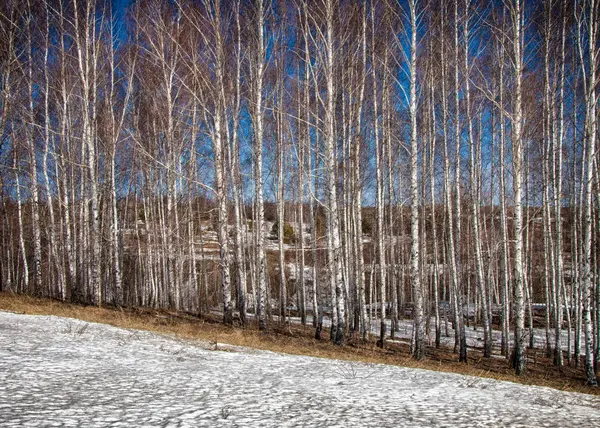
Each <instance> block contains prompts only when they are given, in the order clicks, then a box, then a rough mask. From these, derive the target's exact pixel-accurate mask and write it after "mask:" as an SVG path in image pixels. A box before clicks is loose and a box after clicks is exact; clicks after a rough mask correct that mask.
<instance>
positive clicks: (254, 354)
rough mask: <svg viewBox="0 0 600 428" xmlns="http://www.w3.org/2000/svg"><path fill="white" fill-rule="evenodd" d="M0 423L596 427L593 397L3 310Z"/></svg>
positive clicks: (599, 411)
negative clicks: (198, 340) (194, 339)
mask: <svg viewBox="0 0 600 428" xmlns="http://www.w3.org/2000/svg"><path fill="white" fill-rule="evenodd" d="M0 426H2V427H16V426H19V427H20V426H86V427H92V426H103V427H104V426H123V427H133V426H160V427H168V426H173V427H186V426H189V427H198V426H211V427H213V426H227V427H229V426H231V427H235V426H240V427H247V426H257V427H258V426H260V427H282V426H311V427H312V426H339V427H353V426H358V427H363V426H373V427H384V426H390V427H391V426H394V427H397V426H409V427H417V426H427V427H430V426H435V427H441V426H448V427H459V426H465V427H472V426H493V427H497V426H532V427H542V426H548V427H556V426H560V427H567V426H577V427H591V426H600V398H597V397H594V396H589V395H585V394H576V393H567V392H561V391H556V390H552V389H549V388H543V387H531V386H523V385H518V384H513V383H509V382H500V381H495V380H491V379H481V378H475V377H468V376H462V375H456V374H449V373H439V372H432V371H426V370H417V369H408V368H402V367H394V366H386V365H372V364H360V363H350V362H342V361H336V360H325V359H319V358H311V357H302V356H292V355H282V354H276V353H272V352H266V351H256V350H251V349H245V348H238V347H233V346H227V345H224V344H215V343H208V342H204V343H202V342H194V343H192V342H186V341H181V340H178V339H175V338H171V337H165V336H161V335H156V334H153V333H149V332H143V331H133V330H124V329H119V328H115V327H111V326H107V325H102V324H94V323H86V322H82V321H78V320H73V319H68V318H59V317H51V316H29V315H18V314H13V313H7V312H0Z"/></svg>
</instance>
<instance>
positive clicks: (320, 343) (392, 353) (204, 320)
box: [0, 292, 600, 396]
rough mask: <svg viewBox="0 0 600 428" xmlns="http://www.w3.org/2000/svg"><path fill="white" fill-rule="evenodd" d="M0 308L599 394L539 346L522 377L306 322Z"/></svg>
mask: <svg viewBox="0 0 600 428" xmlns="http://www.w3.org/2000/svg"><path fill="white" fill-rule="evenodd" d="M0 311H8V312H13V313H16V314H30V315H54V316H58V317H67V318H75V319H78V320H81V321H86V322H95V323H102V324H109V325H112V326H114V327H120V328H126V329H136V330H146V331H150V332H154V333H159V334H166V335H169V336H172V337H175V338H177V339H182V340H192V341H203V342H207V343H210V344H212V345H211V346H212V347H213V348H214V349H220V348H222V347H224V346H225V345H234V346H242V347H247V348H253V349H259V350H267V351H273V352H277V353H285V354H292V355H303V356H311V357H322V358H329V359H336V360H343V361H347V362H361V363H368V364H388V365H394V366H401V367H406V368H418V369H427V370H434V371H439V372H446V373H456V374H462V375H469V376H477V377H480V378H489V379H496V380H502V381H509V382H515V383H520V384H524V385H537V386H545V387H550V388H553V389H557V390H562V391H570V392H580V393H585V394H592V395H596V396H600V388H592V387H589V386H586V384H585V377H584V374H583V368H582V367H580V368H576V367H573V366H564V367H561V368H558V367H556V366H554V365H553V364H552V359H549V358H546V357H545V355H544V354H545V353H544V352H543V350H540V349H530V350H528V372H527V374H525V375H523V376H515V375H514V372H513V370H512V368H511V367H510V365H509V363H508V361H507V360H506V359H505V358H502V357H499V356H494V357H493V358H483V355H482V352H481V350H479V349H474V348H473V349H472V348H470V349H469V361H468V364H463V363H459V362H458V356H457V354H455V353H453V349H452V348H447V347H441V348H440V349H436V348H435V347H431V346H429V347H427V349H426V358H425V359H424V360H422V361H415V360H413V359H412V358H410V355H409V346H408V344H407V343H404V342H403V341H389V342H386V346H385V347H384V348H383V349H381V348H379V347H377V345H376V337H373V338H372V339H371V340H369V341H367V342H363V341H360V340H357V339H350V340H349V341H348V343H347V344H346V345H345V346H342V347H340V346H335V345H333V344H331V342H329V341H328V340H327V338H328V337H329V331H328V330H326V329H324V331H323V333H322V340H316V339H315V338H314V329H313V328H312V326H310V325H307V326H302V325H295V324H291V325H282V324H279V323H271V324H270V325H269V328H268V330H267V331H266V332H259V331H258V329H257V328H256V326H253V325H251V326H248V327H246V328H243V327H241V326H226V325H223V324H222V323H221V322H220V319H219V318H218V317H216V316H214V315H205V316H202V317H198V316H195V315H189V314H181V313H175V312H171V311H159V310H153V309H148V308H114V307H103V308H97V307H94V306H84V305H78V304H71V303H63V302H60V301H57V300H52V299H39V298H34V297H31V296H26V295H18V294H12V293H6V292H3V293H0Z"/></svg>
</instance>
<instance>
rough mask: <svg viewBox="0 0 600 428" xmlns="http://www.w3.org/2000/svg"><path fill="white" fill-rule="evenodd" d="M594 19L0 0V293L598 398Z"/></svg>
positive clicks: (542, 7) (305, 3)
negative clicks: (480, 369)
mask: <svg viewBox="0 0 600 428" xmlns="http://www.w3.org/2000/svg"><path fill="white" fill-rule="evenodd" d="M599 15H600V5H599V4H598V0H582V1H579V2H576V3H574V4H571V3H570V2H568V1H566V0H551V1H548V2H536V1H533V0H505V1H502V2H490V3H485V4H483V3H481V2H476V1H470V0H431V1H423V0H395V1H388V0H370V1H368V2H359V1H355V0H256V1H251V2H244V1H231V2H229V1H223V0H177V1H173V2H162V1H159V0H139V1H131V2H125V4H124V5H115V4H114V3H113V2H109V1H103V0H69V1H67V0H27V1H20V0H7V1H4V2H2V4H1V5H0V33H1V34H0V134H1V137H0V197H1V198H2V203H1V204H0V210H1V211H2V217H1V219H2V220H1V221H0V241H1V243H2V244H1V245H0V291H2V292H12V293H27V294H32V295H36V296H43V297H50V298H54V299H59V300H62V301H70V302H77V303H84V304H92V305H96V306H99V307H100V306H104V305H106V306H127V307H130V306H145V307H152V308H157V309H168V310H173V311H180V312H186V313H189V314H193V315H197V316H211V315H214V316H217V317H219V318H220V319H222V321H223V322H224V323H227V324H233V325H242V326H247V327H248V328H258V329H260V330H269V329H271V328H273V327H274V326H276V325H277V324H284V323H285V325H286V328H291V326H292V325H293V324H294V323H298V324H300V323H301V324H304V325H306V326H309V325H312V328H314V329H315V337H317V338H321V337H322V336H321V330H322V329H329V330H328V331H329V333H330V335H329V337H330V340H331V341H332V342H333V343H335V344H336V345H340V346H343V345H345V344H347V343H349V342H351V343H352V342H355V341H358V342H362V343H368V342H369V341H371V340H374V341H377V344H378V346H380V347H382V348H388V347H390V346H394V340H395V339H397V338H398V337H401V336H402V335H405V336H406V338H407V339H408V340H410V343H411V346H410V352H411V355H412V357H413V358H415V359H422V358H427V356H428V355H430V353H431V352H434V347H441V346H450V347H452V345H454V347H453V350H454V352H455V353H456V354H457V356H456V358H457V360H459V361H461V362H464V363H466V362H468V361H469V359H470V358H478V357H477V355H481V356H482V357H483V358H489V357H492V356H494V355H502V356H503V357H504V358H506V360H507V364H512V366H513V367H514V370H515V372H516V373H517V374H524V373H525V372H526V371H527V364H528V361H530V358H531V357H530V353H531V352H530V350H529V349H531V348H532V347H537V348H540V349H544V352H545V355H546V358H548V359H550V360H551V361H552V364H555V365H557V366H562V365H565V364H567V365H574V366H577V367H579V366H582V368H583V373H584V375H585V378H586V380H587V382H588V383H589V384H590V385H597V373H598V364H599V363H600V343H599V342H600V275H599V271H598V269H599V266H600V233H599V226H598V225H600V197H599V196H598V195H599V194H600V187H599V186H600V171H599V165H600V149H599V147H600V143H599V142H598V139H599V138H600V137H599V135H600V132H598V119H599V111H600V108H598V102H599V90H600V89H599V87H598V86H599V85H598V82H599V80H600V75H599V73H600V72H599V68H600V67H599V64H598V61H599V60H600V41H599V40H600V38H599V29H600V16H599ZM307 328H308V327H307ZM471 330H473V331H471ZM473 337H476V339H473ZM473 355H475V356H473Z"/></svg>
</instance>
